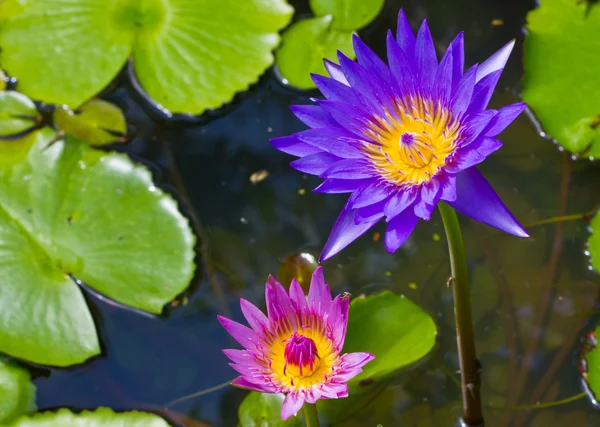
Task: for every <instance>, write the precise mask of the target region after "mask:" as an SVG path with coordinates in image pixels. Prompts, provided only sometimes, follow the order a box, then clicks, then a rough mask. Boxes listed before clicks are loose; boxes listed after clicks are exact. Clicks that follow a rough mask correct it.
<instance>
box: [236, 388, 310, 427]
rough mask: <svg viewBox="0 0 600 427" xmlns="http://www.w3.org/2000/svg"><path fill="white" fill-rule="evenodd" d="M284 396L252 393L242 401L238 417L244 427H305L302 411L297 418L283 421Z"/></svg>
mask: <svg viewBox="0 0 600 427" xmlns="http://www.w3.org/2000/svg"><path fill="white" fill-rule="evenodd" d="M283 398H284V395H283V394H272V393H259V392H257V391H252V392H250V393H248V395H247V396H246V397H245V398H244V400H243V401H242V403H241V405H240V407H239V409H238V416H239V418H240V425H241V426H242V427H257V426H270V427H301V426H303V425H304V421H303V420H304V416H303V415H302V411H300V412H299V413H298V415H297V416H295V417H290V418H288V419H287V420H285V421H284V420H282V419H281V405H282V403H283Z"/></svg>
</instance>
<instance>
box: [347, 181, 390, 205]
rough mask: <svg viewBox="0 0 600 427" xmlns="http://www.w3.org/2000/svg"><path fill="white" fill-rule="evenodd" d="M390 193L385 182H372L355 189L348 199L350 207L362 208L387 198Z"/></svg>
mask: <svg viewBox="0 0 600 427" xmlns="http://www.w3.org/2000/svg"><path fill="white" fill-rule="evenodd" d="M390 194H392V190H391V189H390V188H389V187H388V186H387V185H385V184H382V183H380V182H377V181H375V182H373V183H371V184H369V185H366V186H364V187H362V188H359V189H358V190H356V191H355V192H354V193H352V195H351V196H350V198H349V199H348V207H349V208H350V209H355V208H363V207H365V206H369V205H372V204H373V203H377V202H380V201H382V200H383V199H387V198H388V197H390Z"/></svg>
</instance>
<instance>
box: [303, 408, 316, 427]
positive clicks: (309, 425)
mask: <svg viewBox="0 0 600 427" xmlns="http://www.w3.org/2000/svg"><path fill="white" fill-rule="evenodd" d="M302 410H303V411H304V422H306V427H319V414H318V413H317V407H316V406H315V405H314V404H310V403H305V404H304V405H302Z"/></svg>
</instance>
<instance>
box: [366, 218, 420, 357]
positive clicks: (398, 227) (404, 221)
mask: <svg viewBox="0 0 600 427" xmlns="http://www.w3.org/2000/svg"><path fill="white" fill-rule="evenodd" d="M418 221H419V218H418V217H417V216H416V215H415V214H414V212H413V210H412V209H405V210H404V211H402V212H401V213H400V214H399V215H396V216H395V217H394V218H393V219H392V220H391V221H390V222H389V224H388V227H387V230H386V232H385V238H384V240H385V248H386V249H387V251H388V252H389V253H394V252H396V250H397V249H398V248H399V247H400V246H402V244H403V243H404V242H405V241H406V239H408V236H410V233H412V231H413V230H414V229H415V226H416V225H417V222H418ZM365 363H366V362H365Z"/></svg>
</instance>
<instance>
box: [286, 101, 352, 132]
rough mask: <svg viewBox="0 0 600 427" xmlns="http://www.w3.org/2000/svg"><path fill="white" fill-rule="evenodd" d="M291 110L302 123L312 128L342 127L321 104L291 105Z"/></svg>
mask: <svg viewBox="0 0 600 427" xmlns="http://www.w3.org/2000/svg"><path fill="white" fill-rule="evenodd" d="M290 110H292V113H294V115H295V116H296V117H298V119H300V121H302V123H304V124H305V125H307V126H309V127H311V128H330V127H333V128H341V126H340V124H339V123H338V122H336V121H335V120H334V119H333V117H331V114H329V113H328V112H327V111H325V110H323V108H322V107H321V106H320V105H291V106H290Z"/></svg>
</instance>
